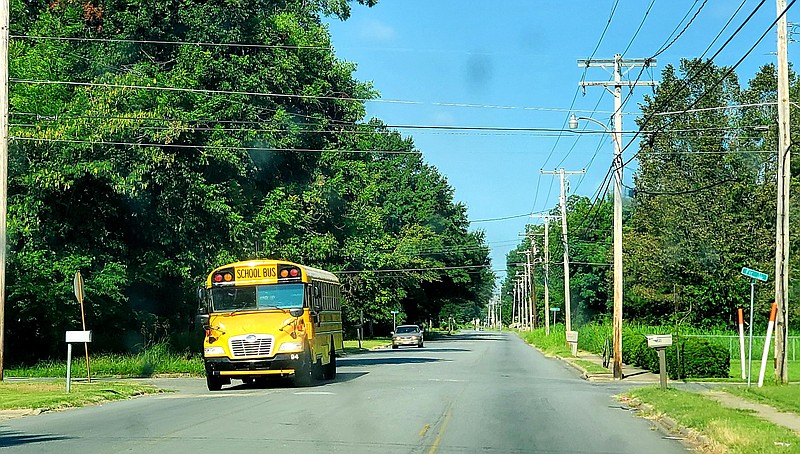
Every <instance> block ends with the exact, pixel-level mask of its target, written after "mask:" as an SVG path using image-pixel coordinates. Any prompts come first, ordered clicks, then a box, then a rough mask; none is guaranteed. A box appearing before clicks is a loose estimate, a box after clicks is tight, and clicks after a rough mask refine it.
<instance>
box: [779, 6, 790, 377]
mask: <svg viewBox="0 0 800 454" xmlns="http://www.w3.org/2000/svg"><path fill="white" fill-rule="evenodd" d="M777 2H778V3H777V7H778V24H777V25H778V203H777V206H778V213H777V225H776V232H775V303H776V304H777V306H778V312H777V314H776V318H775V379H776V380H777V381H778V383H788V382H789V371H788V369H787V366H788V364H787V361H788V356H787V349H786V344H787V341H788V340H789V338H788V331H789V320H788V318H789V187H790V182H791V172H790V166H789V163H790V159H789V147H790V144H791V138H790V136H789V58H788V53H787V26H786V0H777Z"/></svg>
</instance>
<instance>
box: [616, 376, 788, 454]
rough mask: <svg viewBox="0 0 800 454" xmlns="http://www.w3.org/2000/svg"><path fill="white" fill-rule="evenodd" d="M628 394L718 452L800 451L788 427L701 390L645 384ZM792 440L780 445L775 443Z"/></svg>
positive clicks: (650, 411)
mask: <svg viewBox="0 0 800 454" xmlns="http://www.w3.org/2000/svg"><path fill="white" fill-rule="evenodd" d="M625 397H628V398H633V399H636V400H638V401H640V402H644V403H647V404H649V405H651V406H652V407H653V410H649V411H648V410H646V411H645V415H646V416H659V415H668V416H669V417H671V418H672V419H674V420H675V421H676V422H677V423H678V424H680V425H681V426H683V427H688V428H691V429H694V430H697V431H699V432H701V433H702V434H703V435H705V436H706V437H708V438H709V439H711V440H712V441H713V442H714V443H715V444H716V445H717V446H714V447H712V449H713V451H715V452H733V453H744V454H747V453H767V452H769V453H772V452H787V453H788V452H798V450H799V449H800V437H798V436H797V435H795V434H794V432H792V431H791V430H789V429H786V428H783V427H780V426H777V425H775V424H772V423H769V422H767V421H764V420H762V419H760V418H758V417H756V416H754V415H753V414H752V412H748V411H744V410H734V409H730V408H726V407H723V406H722V405H721V404H719V403H718V402H716V401H713V400H711V399H708V398H706V397H703V396H702V395H700V394H696V393H690V392H685V391H678V390H675V389H668V390H665V391H662V390H661V389H658V388H642V389H636V390H632V391H629V392H627V393H626V394H625ZM776 442H778V443H789V444H790V446H788V447H779V446H777V445H776V444H775V443H776Z"/></svg>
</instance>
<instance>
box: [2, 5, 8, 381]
mask: <svg viewBox="0 0 800 454" xmlns="http://www.w3.org/2000/svg"><path fill="white" fill-rule="evenodd" d="M9 3H10V2H9V0H0V381H2V380H3V373H4V370H3V364H4V357H3V351H5V332H6V327H5V306H6V212H7V208H6V206H7V200H8V39H9V31H8V28H9V23H10V18H9V9H10V8H9Z"/></svg>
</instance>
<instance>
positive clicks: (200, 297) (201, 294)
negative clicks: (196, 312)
mask: <svg viewBox="0 0 800 454" xmlns="http://www.w3.org/2000/svg"><path fill="white" fill-rule="evenodd" d="M207 296H208V292H207V291H206V288H205V287H197V302H199V303H200V306H204V305H205V302H206V297H207Z"/></svg>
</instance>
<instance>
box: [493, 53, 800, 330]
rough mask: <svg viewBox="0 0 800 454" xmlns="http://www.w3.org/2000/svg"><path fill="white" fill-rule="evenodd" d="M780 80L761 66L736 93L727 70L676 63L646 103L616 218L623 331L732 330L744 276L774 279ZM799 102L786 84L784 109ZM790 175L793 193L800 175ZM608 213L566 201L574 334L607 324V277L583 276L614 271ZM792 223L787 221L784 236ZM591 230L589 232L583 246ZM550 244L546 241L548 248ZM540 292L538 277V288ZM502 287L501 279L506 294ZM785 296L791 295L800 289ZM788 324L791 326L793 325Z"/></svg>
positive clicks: (761, 298) (554, 259)
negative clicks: (626, 192)
mask: <svg viewBox="0 0 800 454" xmlns="http://www.w3.org/2000/svg"><path fill="white" fill-rule="evenodd" d="M776 80H777V79H776V73H775V68H774V67H773V66H772V65H767V66H764V67H763V68H761V69H760V70H759V72H758V73H757V74H756V75H755V77H753V79H751V80H750V81H749V83H748V85H747V86H746V87H744V88H742V87H741V86H740V84H739V80H738V78H737V76H736V74H735V73H734V72H733V71H731V70H729V68H725V67H719V66H716V65H714V63H713V62H712V61H703V60H697V59H695V60H683V61H682V62H681V63H680V65H679V66H678V67H674V66H672V65H669V66H667V67H666V68H665V69H664V70H663V72H662V80H661V82H660V83H659V85H658V87H657V88H656V90H655V92H654V94H653V95H652V96H646V97H645V100H644V103H643V104H642V105H641V110H642V112H641V116H640V117H639V118H638V119H637V123H638V126H639V128H640V130H641V131H642V133H641V136H639V143H638V145H639V147H638V149H637V150H636V151H635V153H634V152H629V154H627V155H626V156H625V160H626V162H633V160H634V159H635V160H636V163H637V167H636V168H635V171H634V175H633V179H634V187H633V188H632V189H633V195H632V197H631V198H630V199H629V200H628V201H627V202H626V203H625V208H624V213H623V225H624V240H623V268H624V275H625V281H624V288H625V291H624V314H623V318H624V319H626V320H633V321H637V322H645V323H655V324H662V323H679V322H681V323H682V322H686V323H691V324H693V325H695V326H705V327H725V326H728V327H732V326H733V323H734V321H735V313H736V309H737V308H739V307H746V306H747V305H748V304H749V293H750V292H749V281H748V280H747V279H746V278H744V277H743V276H741V275H740V270H741V269H742V267H749V268H755V269H758V270H763V271H765V272H767V273H768V274H770V275H772V274H774V257H775V255H774V254H775V251H774V249H775V210H776V208H775V205H776V202H775V197H776V195H775V194H776V189H775V181H776V153H775V151H776V149H777V122H776V116H777V110H776V107H775V99H776V93H775V90H776V87H777V81H776ZM798 90H800V87H799V86H798V82H797V79H796V77H795V75H794V74H792V75H791V95H790V97H791V99H797V98H798V94H799V93H798ZM795 123H798V120H797V118H796V117H794V118H793V124H795ZM792 129H793V130H795V129H796V128H792ZM631 148H632V149H633V147H631ZM795 167H796V166H793V167H792V178H793V180H792V184H793V186H794V185H796V184H797V176H798V175H799V174H800V171H798V169H796V168H795ZM581 200H582V202H579V201H581ZM795 211H796V210H795V208H794V204H793V205H792V213H794V212H795ZM554 212H555V210H554ZM610 213H611V202H610V201H609V200H608V199H606V198H602V197H601V198H599V199H595V200H591V201H590V200H588V199H581V198H579V197H577V196H572V197H571V198H570V203H569V204H568V222H569V228H570V232H569V243H570V261H571V262H574V264H573V265H572V267H571V273H572V275H571V283H572V285H571V287H572V288H571V294H572V298H573V313H574V314H576V315H575V316H574V317H575V320H573V321H574V322H578V323H582V322H586V321H593V320H600V319H604V318H608V317H610V314H611V293H610V292H611V289H610V284H611V280H612V276H611V274H610V268H609V267H587V266H584V265H582V264H581V263H582V262H592V261H594V262H604V263H610V262H611V258H612V257H611V248H610V245H611V235H612V231H611V217H610ZM798 222H800V221H798V220H797V218H796V217H792V218H791V223H792V224H791V225H792V226H794V225H795V224H797V223H798ZM587 223H589V224H592V225H593V227H589V230H590V231H591V232H592V235H593V236H591V237H588V238H587V237H586V234H587V228H586V227H584V226H585V225H586V224H587ZM531 228H532V229H534V230H537V231H538V230H540V229H541V227H540V226H532V227H531ZM558 238H559V237H558V235H556V236H555V237H554V236H553V234H552V232H551V237H550V244H551V245H553V244H554V239H555V240H556V241H558ZM527 247H528V246H527V244H525V243H523V244H521V245H520V248H527ZM558 247H559V245H558V243H557V242H556V246H555V247H552V246H551V253H550V257H551V277H550V282H551V285H550V292H551V295H553V296H554V298H555V300H556V302H555V304H558V303H559V301H560V302H561V304H563V290H560V289H559V288H563V287H559V286H560V285H562V284H561V283H559V282H557V279H559V275H558V273H559V272H560V269H561V267H560V266H559V267H553V266H552V265H553V264H555V263H558V264H559V265H560V260H559V258H560V256H559V255H558V253H557V252H556V254H554V251H557V250H558ZM792 251H793V252H792V253H791V255H790V256H791V257H792V262H791V270H792V272H794V271H793V270H795V269H796V268H797V265H798V263H800V262H798V256H797V252H800V250H797V245H796V244H794V243H793V244H792ZM512 254H513V252H512ZM513 260H517V259H516V258H512V256H511V255H510V256H509V262H512V261H513ZM554 271H555V275H554V274H553V273H554ZM509 276H513V273H509ZM561 278H562V279H563V276H562V277H561ZM542 280H543V278H542V277H541V276H537V282H539V283H540V284H539V285H541V283H542ZM510 285H511V284H510V282H509V281H508V278H507V281H506V283H505V284H504V288H510ZM790 291H791V295H796V292H797V291H798V287H797V286H794V285H792V286H791V289H790ZM772 294H773V287H772V285H762V286H757V301H756V303H757V305H758V309H759V310H758V312H760V313H762V314H763V313H768V312H769V310H768V307H769V304H770V302H771V301H772ZM506 298H508V296H506ZM552 304H553V303H552V302H551V305H552ZM509 309H510V306H509ZM792 312H793V314H794V315H793V316H791V317H790V321H793V323H796V320H797V315H800V314H798V312H797V309H796V308H795V309H793V310H792ZM508 313H509V314H510V310H509V311H508Z"/></svg>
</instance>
